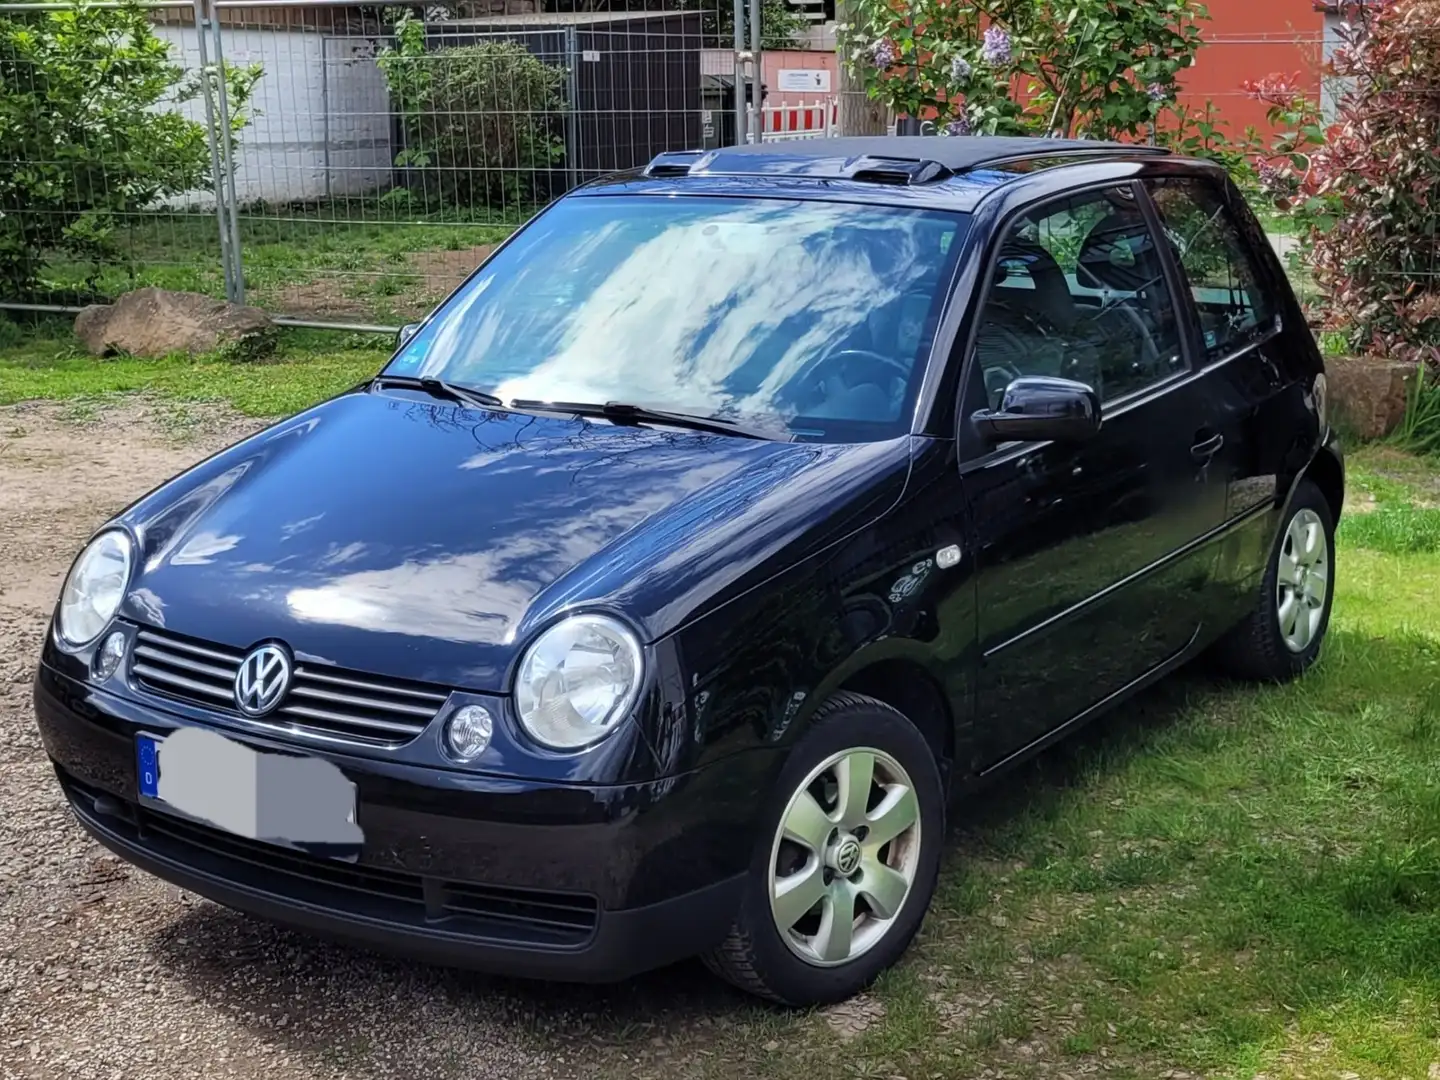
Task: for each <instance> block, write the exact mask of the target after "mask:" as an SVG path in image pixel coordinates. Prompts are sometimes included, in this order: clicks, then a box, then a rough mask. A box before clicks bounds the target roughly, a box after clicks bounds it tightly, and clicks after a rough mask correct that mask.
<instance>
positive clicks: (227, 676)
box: [130, 627, 449, 748]
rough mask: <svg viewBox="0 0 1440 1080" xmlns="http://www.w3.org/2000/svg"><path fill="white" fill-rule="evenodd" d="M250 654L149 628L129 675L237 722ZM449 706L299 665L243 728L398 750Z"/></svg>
mask: <svg viewBox="0 0 1440 1080" xmlns="http://www.w3.org/2000/svg"><path fill="white" fill-rule="evenodd" d="M245 655H246V654H244V653H239V652H235V651H231V650H230V648H229V647H228V646H225V645H212V644H211V643H209V642H199V641H194V640H191V639H189V638H182V637H179V636H178V635H174V634H172V633H170V632H169V631H168V630H157V629H154V628H151V627H142V628H140V629H139V630H138V631H137V632H136V635H135V646H134V648H133V649H132V659H131V666H130V672H131V675H132V676H133V677H134V679H135V681H136V682H137V683H138V684H139V685H140V686H141V687H143V688H144V689H146V690H149V691H150V692H151V693H155V694H161V695H163V696H165V697H168V698H175V699H178V700H181V701H188V702H190V703H191V704H193V705H198V706H200V707H202V708H204V709H207V710H215V711H219V712H222V713H224V714H225V715H226V716H228V717H231V718H238V717H239V711H238V709H237V708H236V705H235V689H234V686H235V674H236V672H237V671H238V670H239V668H240V664H241V662H242V661H243V660H244V657H245ZM448 699H449V692H448V691H447V690H445V689H443V688H441V687H434V688H426V687H425V686H424V685H423V684H420V685H417V684H413V683H404V682H400V681H393V682H392V681H391V680H389V679H387V678H385V677H383V676H372V675H368V674H366V673H363V672H352V671H346V670H344V669H336V670H334V671H329V670H317V669H316V668H315V667H314V666H313V665H311V666H303V665H297V666H296V668H295V671H294V676H293V678H292V680H291V684H290V689H289V691H288V692H287V693H286V695H285V697H284V699H282V701H281V703H280V707H279V708H278V709H276V710H275V712H273V713H271V714H269V715H268V716H265V717H260V718H252V717H246V718H245V721H244V722H245V723H246V724H247V725H248V724H258V725H260V726H264V727H269V728H272V729H273V730H275V731H277V732H284V733H288V734H292V735H295V734H298V735H301V736H304V737H308V738H316V739H322V740H325V741H328V742H334V741H337V740H338V741H342V742H343V741H350V742H354V743H360V744H364V745H367V746H382V747H390V748H394V747H397V746H402V745H404V744H405V743H407V742H409V741H410V740H412V739H414V738H415V737H416V736H418V735H419V734H420V733H421V732H422V731H424V730H425V728H426V727H427V726H428V725H429V723H430V721H432V720H433V719H434V718H435V716H436V715H437V714H438V713H439V712H440V709H441V708H442V707H443V706H444V704H445V702H446V701H447V700H448Z"/></svg>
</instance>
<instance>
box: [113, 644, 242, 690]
mask: <svg viewBox="0 0 1440 1080" xmlns="http://www.w3.org/2000/svg"><path fill="white" fill-rule="evenodd" d="M135 655H136V656H143V657H145V659H147V660H155V661H157V662H159V663H162V664H169V665H170V666H171V667H178V668H184V669H185V670H186V671H194V672H198V673H199V674H201V675H210V676H212V677H213V678H216V679H224V680H226V681H227V682H228V681H230V680H232V679H234V678H235V671H234V669H233V668H232V669H231V670H229V671H226V670H225V669H224V668H218V667H216V666H215V665H213V664H202V663H201V662H200V661H199V660H190V659H187V658H186V657H183V656H175V655H173V654H171V653H168V652H165V651H164V650H162V649H157V648H155V646H153V645H137V646H135Z"/></svg>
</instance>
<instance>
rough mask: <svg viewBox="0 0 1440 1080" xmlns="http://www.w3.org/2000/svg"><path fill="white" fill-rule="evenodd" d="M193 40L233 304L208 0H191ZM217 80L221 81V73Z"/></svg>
mask: <svg viewBox="0 0 1440 1080" xmlns="http://www.w3.org/2000/svg"><path fill="white" fill-rule="evenodd" d="M194 3H195V41H196V44H197V46H198V48H199V51H200V93H201V96H202V97H204V99H205V138H206V140H207V141H208V142H209V144H210V183H211V186H212V187H213V188H214V192H215V219H216V223H217V224H218V225H219V227H220V270H221V273H222V274H224V277H225V299H226V300H229V301H230V302H231V303H235V302H236V300H235V287H236V282H235V260H234V259H233V257H232V255H231V251H230V247H231V243H230V241H231V235H230V219H229V216H228V215H227V214H226V213H225V174H224V169H223V167H222V166H221V163H220V141H219V135H218V128H217V126H216V117H215V97H214V93H215V87H214V80H213V79H212V72H211V70H210V58H209V56H210V51H209V49H208V48H207V46H206V44H205V32H206V30H208V29H209V25H210V4H209V0H194ZM220 82H222V83H223V82H224V78H223V76H222V77H221V79H220Z"/></svg>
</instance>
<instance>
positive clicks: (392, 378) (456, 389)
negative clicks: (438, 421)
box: [375, 372, 505, 409]
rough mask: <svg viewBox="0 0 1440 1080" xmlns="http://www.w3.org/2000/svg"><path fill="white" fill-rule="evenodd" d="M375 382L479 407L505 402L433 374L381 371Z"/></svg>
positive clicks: (495, 405) (490, 407) (491, 406)
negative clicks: (389, 373) (403, 373)
mask: <svg viewBox="0 0 1440 1080" xmlns="http://www.w3.org/2000/svg"><path fill="white" fill-rule="evenodd" d="M375 381H376V382H377V383H389V384H391V385H392V386H405V387H410V388H413V389H416V390H423V391H425V393H427V394H429V395H430V396H431V397H437V398H444V399H446V400H448V401H455V402H459V403H460V404H461V405H475V406H479V407H480V408H485V409H494V408H498V407H500V406H502V405H504V404H505V402H503V401H501V400H500V399H499V398H498V397H496V396H495V395H494V394H487V393H485V391H484V390H472V389H471V388H470V387H468V386H460V385H458V384H456V383H452V382H446V381H445V380H444V379H437V378H435V377H434V376H433V375H386V374H384V373H383V372H382V373H381V374H379V375H377V376H375Z"/></svg>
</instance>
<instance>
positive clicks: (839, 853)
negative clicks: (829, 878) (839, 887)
mask: <svg viewBox="0 0 1440 1080" xmlns="http://www.w3.org/2000/svg"><path fill="white" fill-rule="evenodd" d="M859 865H860V845H859V844H857V843H856V842H855V841H854V840H852V839H850V838H849V837H846V838H845V839H844V840H842V841H841V842H840V846H839V847H837V848H836V849H835V869H836V870H839V871H840V873H841V874H843V875H844V876H845V877H849V876H850V875H851V874H853V873H854V872H855V869H856V867H858V866H859Z"/></svg>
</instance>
